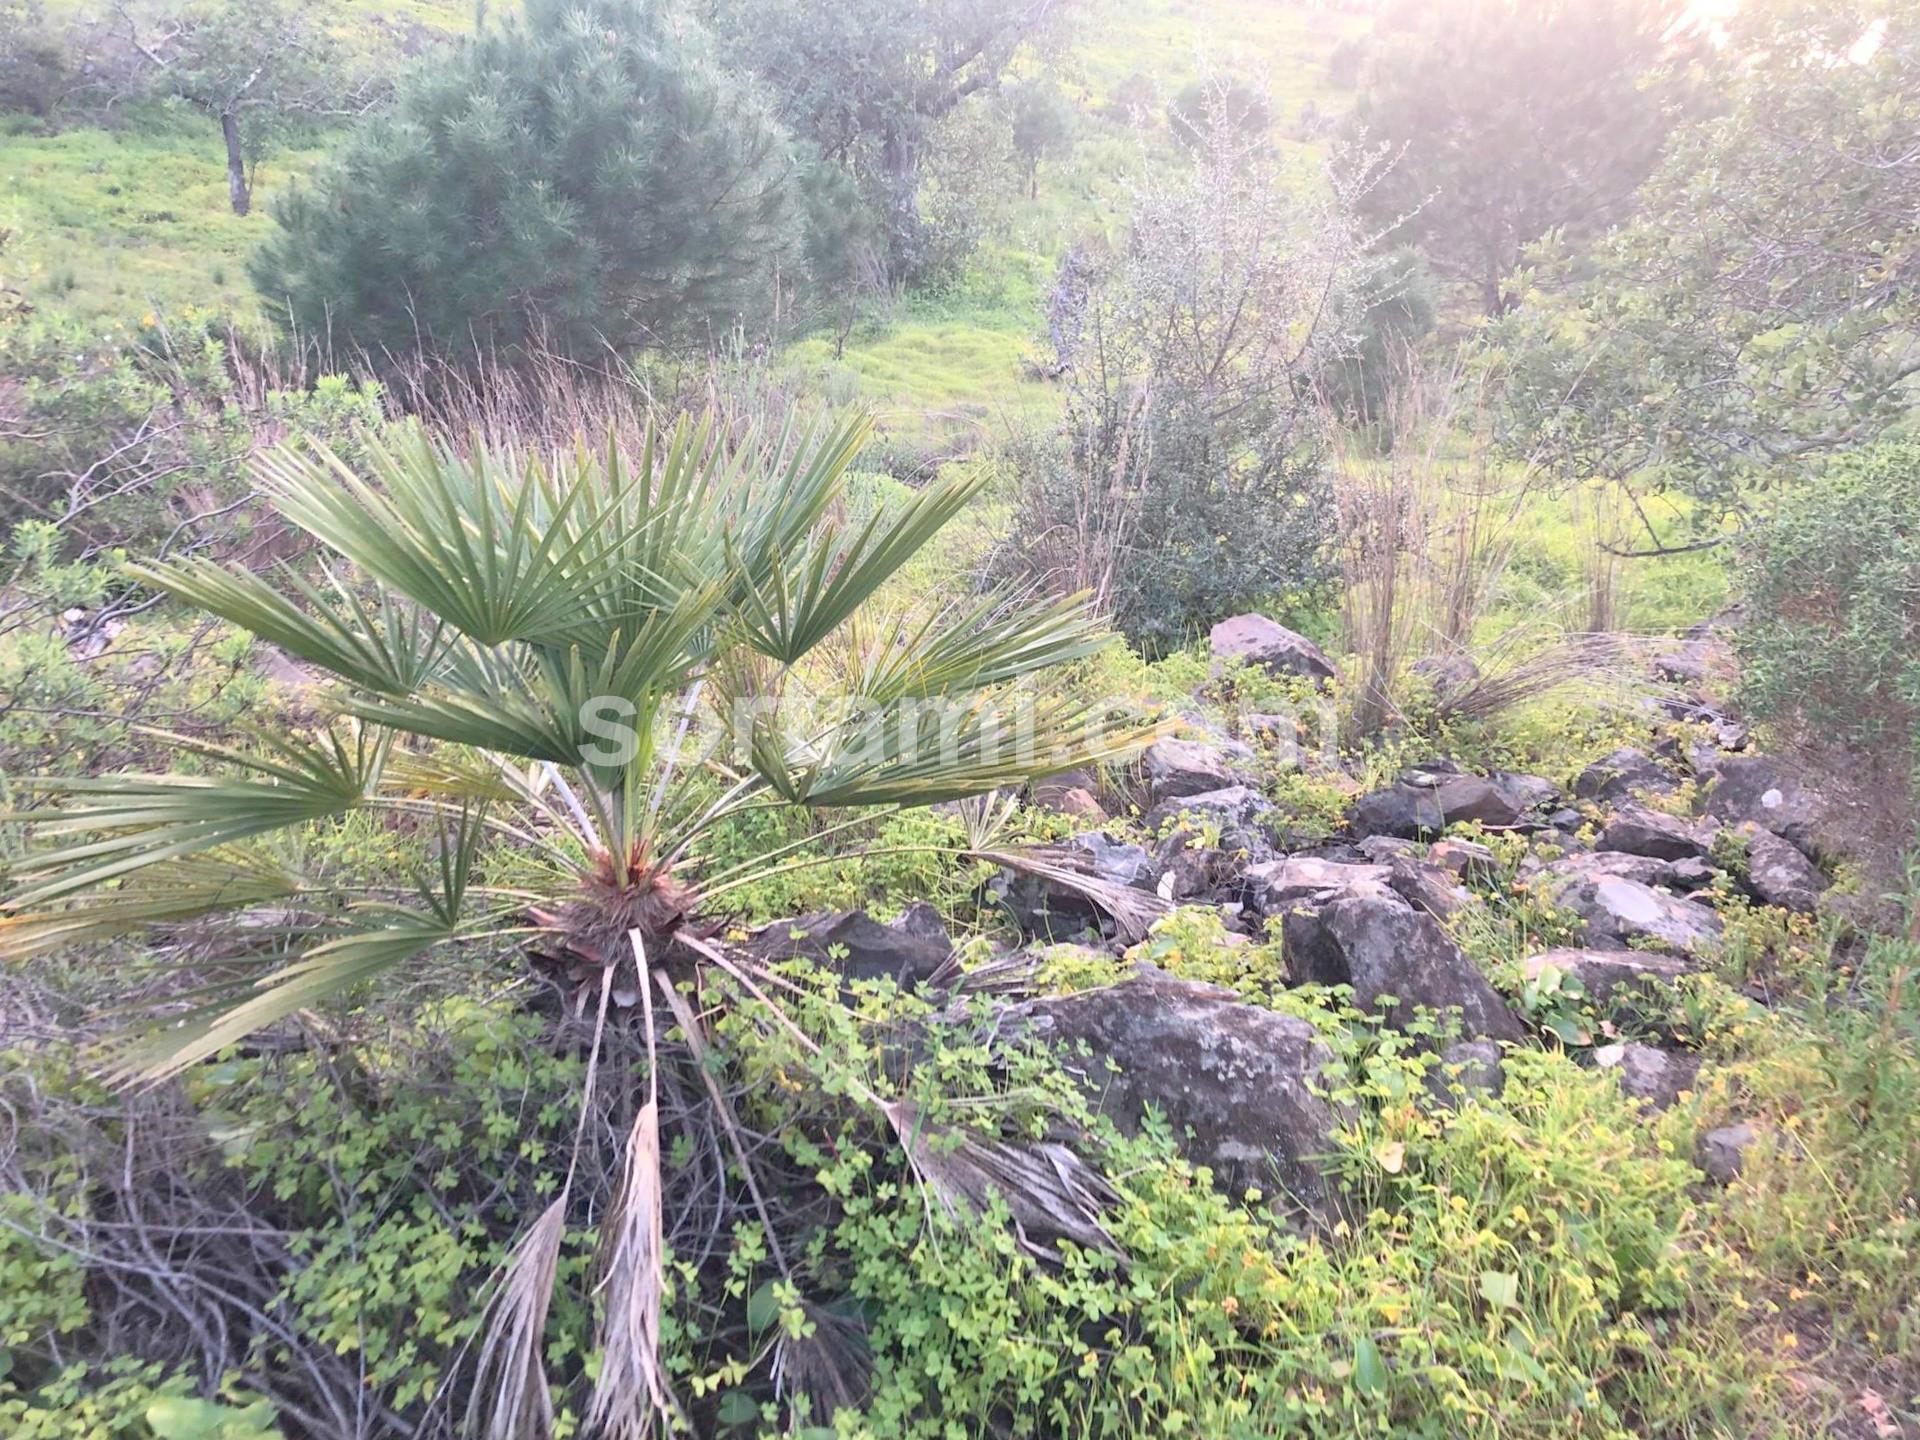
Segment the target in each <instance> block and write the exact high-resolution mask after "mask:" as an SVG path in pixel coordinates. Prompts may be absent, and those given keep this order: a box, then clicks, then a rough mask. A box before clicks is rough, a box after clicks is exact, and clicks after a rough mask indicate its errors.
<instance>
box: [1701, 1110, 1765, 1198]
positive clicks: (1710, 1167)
mask: <svg viewBox="0 0 1920 1440" xmlns="http://www.w3.org/2000/svg"><path fill="white" fill-rule="evenodd" d="M1759 1140H1760V1132H1759V1131H1758V1130H1756V1129H1755V1128H1754V1127H1753V1126H1751V1125H1744V1124H1742V1125H1722V1126H1720V1127H1719V1128H1718V1129H1715V1130H1709V1131H1707V1132H1706V1133H1705V1134H1704V1135H1702V1136H1701V1137H1700V1138H1699V1139H1698V1140H1696V1141H1695V1142H1694V1146H1693V1163H1694V1164H1696V1165H1698V1166H1699V1167H1700V1169H1701V1171H1702V1172H1703V1173H1704V1174H1705V1175H1706V1177H1707V1178H1708V1179H1709V1180H1711V1181H1713V1183H1714V1184H1716V1185H1731V1184H1732V1183H1733V1182H1734V1181H1735V1180H1738V1179H1739V1178H1740V1172H1741V1171H1742V1170H1744V1169H1745V1168H1746V1164H1747V1152H1748V1151H1749V1150H1751V1149H1753V1147H1754V1146H1755V1145H1756V1144H1758V1143H1759Z"/></svg>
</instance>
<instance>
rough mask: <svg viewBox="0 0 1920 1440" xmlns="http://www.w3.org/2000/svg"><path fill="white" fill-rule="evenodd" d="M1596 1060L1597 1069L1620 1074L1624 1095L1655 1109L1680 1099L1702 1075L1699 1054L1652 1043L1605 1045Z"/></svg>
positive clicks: (1599, 1050) (1597, 1054)
mask: <svg viewBox="0 0 1920 1440" xmlns="http://www.w3.org/2000/svg"><path fill="white" fill-rule="evenodd" d="M1593 1063H1594V1066H1595V1067H1596V1068H1597V1069H1600V1070H1607V1071H1612V1072H1613V1073H1615V1074H1617V1075H1618V1076H1619V1077H1620V1092H1621V1093H1622V1094H1623V1095H1626V1096H1627V1097H1628V1098H1629V1099H1633V1100H1640V1101H1644V1102H1645V1103H1646V1104H1647V1105H1648V1106H1650V1107H1651V1108H1653V1109H1655V1110H1665V1109H1667V1108H1668V1107H1669V1106H1671V1105H1673V1104H1675V1103H1676V1102H1678V1101H1679V1099H1680V1097H1681V1095H1682V1094H1684V1093H1685V1092H1686V1091H1689V1090H1691V1089H1692V1088H1693V1086H1694V1082H1695V1081H1696V1080H1697V1079H1699V1076H1700V1061H1699V1059H1698V1058H1697V1057H1695V1056H1692V1055H1685V1054H1682V1053H1680V1052H1678V1051H1675V1050H1660V1049H1656V1048H1655V1047H1654V1046H1652V1045H1636V1044H1625V1045H1602V1046H1601V1047H1600V1048H1599V1049H1598V1050H1595V1051H1594V1052H1593Z"/></svg>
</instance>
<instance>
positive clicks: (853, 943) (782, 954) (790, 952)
mask: <svg viewBox="0 0 1920 1440" xmlns="http://www.w3.org/2000/svg"><path fill="white" fill-rule="evenodd" d="M745 948H746V951H747V953H748V954H749V955H752V956H753V957H754V958H755V959H756V960H760V961H762V962H765V963H769V964H771V963H773V962H776V961H782V960H809V961H812V962H813V963H814V964H815V965H819V966H822V967H824V968H828V969H832V970H834V971H836V972H837V973H839V974H841V975H843V976H845V977H846V978H847V979H848V980H892V981H894V982H895V983H897V984H898V985H899V986H900V987H901V988H902V989H903V990H911V989H914V988H916V987H918V986H921V985H924V984H925V983H926V982H927V981H929V980H931V979H932V978H933V977H934V975H936V974H937V973H938V972H939V971H940V970H941V969H942V968H943V967H944V966H945V965H946V963H947V960H948V958H949V957H950V956H951V955H952V954H953V942H952V941H951V940H950V939H948V938H947V933H946V927H945V926H944V925H941V924H940V921H939V916H938V914H937V913H934V912H933V908H932V907H931V906H924V907H923V906H914V907H912V908H911V909H909V910H908V912H907V914H905V915H903V916H901V918H900V919H899V920H897V921H895V922H894V923H893V924H891V925H883V924H881V923H880V922H879V921H878V920H875V919H874V918H873V917H872V916H870V915H868V914H867V912H866V911H864V910H823V911H820V912H818V913H817V914H812V915H801V916H798V917H797V918H795V919H792V920H776V921H774V922H773V923H772V924H771V925H768V926H765V927H763V928H762V929H761V930H759V931H758V932H756V933H755V934H754V935H753V937H752V938H751V939H749V940H748V941H747V943H746V947H745Z"/></svg>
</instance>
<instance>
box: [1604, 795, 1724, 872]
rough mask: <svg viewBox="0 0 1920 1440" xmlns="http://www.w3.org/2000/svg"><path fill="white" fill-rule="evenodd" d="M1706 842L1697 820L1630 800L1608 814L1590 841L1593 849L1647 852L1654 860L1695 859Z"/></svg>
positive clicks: (1634, 853) (1705, 851)
mask: <svg viewBox="0 0 1920 1440" xmlns="http://www.w3.org/2000/svg"><path fill="white" fill-rule="evenodd" d="M1707 843H1708V835H1707V833H1706V832H1705V830H1704V829H1703V827H1702V826H1701V825H1699V824H1698V823H1697V822H1695V821H1692V820H1683V819H1681V818H1680V817H1679V816H1678V815H1669V814H1667V813H1666V812H1665V811H1663V810H1649V809H1648V808H1647V807H1646V806H1644V805H1638V804H1635V803H1633V802H1632V801H1628V802H1627V803H1625V804H1623V805H1622V806H1621V807H1620V808H1619V809H1618V810H1616V811H1615V812H1614V813H1613V814H1612V815H1611V816H1610V817H1608V820H1607V823H1606V825H1605V827H1604V828H1602V830H1601V831H1600V834H1599V836H1598V838H1596V839H1595V841H1594V842H1593V844H1594V849H1596V850H1613V851H1618V852H1619V853H1621V854H1624V855H1648V856H1651V857H1652V858H1654V859H1655V860H1685V859H1689V858H1698V857H1701V856H1704V855H1705V854H1706V853H1707Z"/></svg>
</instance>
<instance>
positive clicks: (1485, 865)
mask: <svg viewBox="0 0 1920 1440" xmlns="http://www.w3.org/2000/svg"><path fill="white" fill-rule="evenodd" d="M1427 863H1428V864H1429V865H1438V866H1439V867H1440V868H1441V869H1442V870H1445V871H1448V872H1449V873H1451V874H1453V875H1455V876H1457V877H1459V878H1460V879H1462V880H1491V879H1492V878H1493V877H1494V876H1495V875H1497V874H1499V873H1500V862H1499V861H1498V860H1496V859H1495V858H1494V855H1493V851H1491V850H1489V849H1488V848H1487V847H1486V846H1484V845H1482V844H1480V843H1479V842H1477V841H1474V840H1436V841H1435V842H1434V844H1433V846H1432V848H1431V849H1429V850H1428V851H1427Z"/></svg>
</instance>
